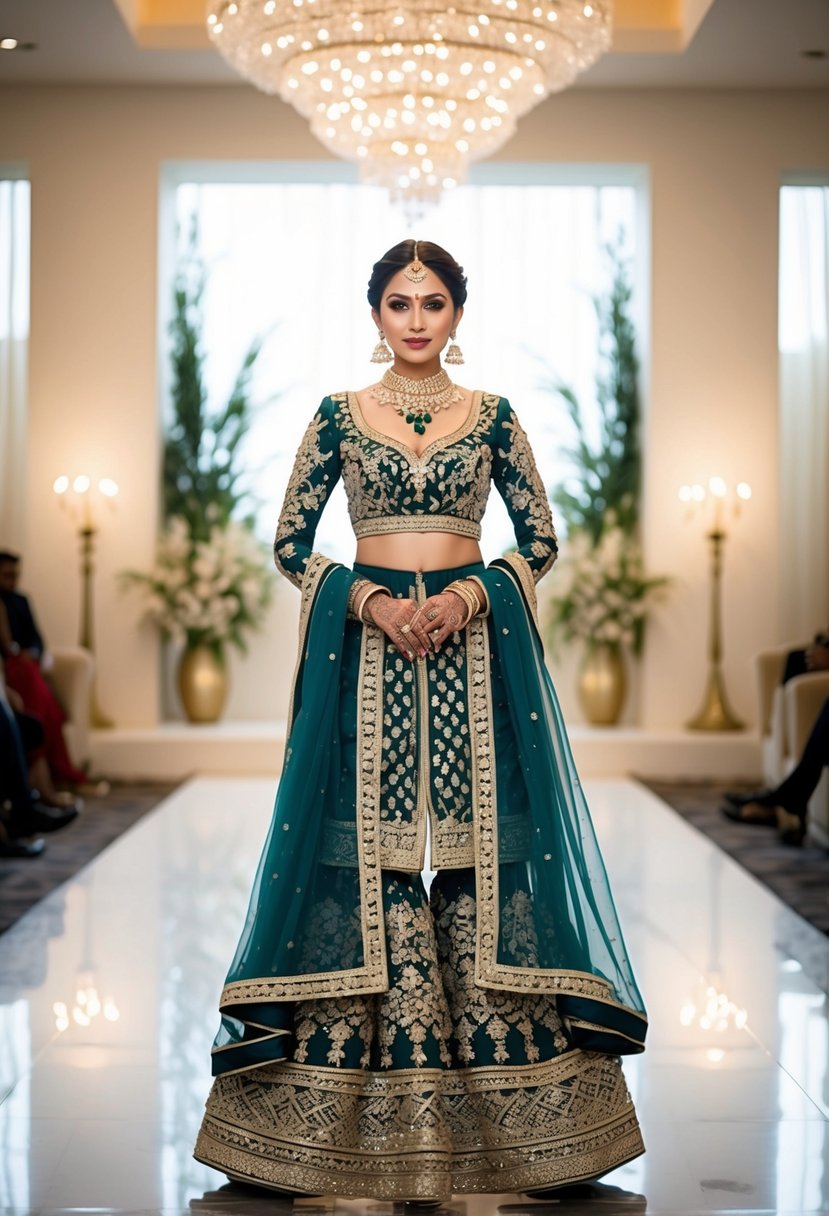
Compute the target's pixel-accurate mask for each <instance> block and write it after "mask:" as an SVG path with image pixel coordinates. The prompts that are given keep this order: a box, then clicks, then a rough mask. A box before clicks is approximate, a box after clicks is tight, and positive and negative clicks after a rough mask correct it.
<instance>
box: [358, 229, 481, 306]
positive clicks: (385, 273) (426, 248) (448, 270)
mask: <svg viewBox="0 0 829 1216" xmlns="http://www.w3.org/2000/svg"><path fill="white" fill-rule="evenodd" d="M415 246H417V257H418V258H419V260H420V261H421V262H422V263H423V265H424V266H428V267H429V269H430V270H433V271H434V272H435V274H436V275H437V276H438V278H439V279H440V280H441V282H442V283H444V284H445V286H446V287H447V289H448V291H449V294H450V296H451V297H452V303H453V304H454V306H455V308H462V307H463V305H464V304H465V303H466V275H465V274H464V273H463V266H459V265H458V263H457V262H456V261H455V259H454V258H453V257H452V255H451V253H447V252H446V250H445V249H441V247H440V245H433V244H432V242H431V241H401V242H400V244H399V245H395V246H394V248H393V249H389V250H388V251H387V252H386V253H384V254H383V256H382V257H381V258H380V261H379V262H375V263H374V266H373V268H372V271H371V278H370V279H369V281H368V292H367V293H366V294H367V295H368V302H369V304H370V305H371V307H372V308H374V309H376V310H377V312H379V311H380V301H381V300H382V298H383V292H384V291H385V290H386V286H387V284H388V282H389V280H390V279H393V278H394V276H395V275H396V274H397V272H398V271H399V270H403V269H404V268H405V267H406V266H408V265H410V263H412V262H413V261H414V260H415Z"/></svg>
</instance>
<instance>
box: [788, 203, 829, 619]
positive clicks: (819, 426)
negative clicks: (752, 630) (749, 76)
mask: <svg viewBox="0 0 829 1216" xmlns="http://www.w3.org/2000/svg"><path fill="white" fill-rule="evenodd" d="M780 462H781V463H780V474H781V477H780V483H781V524H782V529H781V536H782V542H783V543H782V552H781V554H780V579H781V586H780V620H781V637H782V638H784V639H785V640H793V639H798V638H800V639H808V638H810V637H811V636H812V635H813V634H814V633H815V632H816V631H817V630H819V629H827V628H829V187H827V186H786V187H784V188H783V189H782V190H781V195H780Z"/></svg>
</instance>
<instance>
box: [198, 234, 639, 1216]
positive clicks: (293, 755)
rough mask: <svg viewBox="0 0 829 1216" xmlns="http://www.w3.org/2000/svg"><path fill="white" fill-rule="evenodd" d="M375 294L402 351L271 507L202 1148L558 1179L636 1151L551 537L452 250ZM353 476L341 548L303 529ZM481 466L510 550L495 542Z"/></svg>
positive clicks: (381, 277)
mask: <svg viewBox="0 0 829 1216" xmlns="http://www.w3.org/2000/svg"><path fill="white" fill-rule="evenodd" d="M368 296H369V301H370V303H371V305H372V316H373V317H374V320H375V322H376V324H377V325H378V328H379V329H380V331H381V333H380V337H381V342H380V344H378V348H377V350H376V351H375V361H378V362H379V361H391V360H392V359H393V360H394V366H393V368H391V369H389V370H387V371H386V372H385V374H384V375H383V377H382V379H381V381H380V382H379V383H378V384H376V385H373V386H372V387H371V388H369V389H366V390H363V391H362V392H358V393H352V392H348V393H345V392H344V393H333V394H331V395H330V396H328V397H325V398H324V399H323V401H322V403H321V405H320V408H319V410H318V411H317V413H316V414H315V416H314V418H313V419H312V421H311V423H310V424H309V427H308V430H307V432H306V434H305V437H304V439H303V441H302V444H301V446H300V449H299V451H298V453H297V457H296V461H295V464H294V469H293V473H292V475H291V479H290V482H289V485H288V489H287V492H286V496H285V503H284V506H283V510H282V514H281V516H280V521H279V525H278V529H277V534H276V540H275V544H274V551H275V555H276V561H277V565H278V567H279V568H280V569H281V571H282V572H283V573H284V574H286V575H287V577H288V578H290V579H291V580H292V581H293V582H294V583H295V584H296V585H297V586H298V587H299V589H300V592H301V601H302V602H301V617H300V640H299V658H298V662H297V670H296V673H295V678H294V686H293V695H292V702H291V709H290V715H289V737H288V742H287V747H286V756H285V764H284V768H283V773H282V777H281V779H280V783H279V789H278V792H277V797H276V803H275V807H274V814H273V819H272V823H271V827H270V831H269V834H268V837H267V840H266V842H265V846H264V849H263V851H262V856H261V859H260V863H259V868H258V871H257V875H256V879H255V883H254V889H253V893H252V896H251V901H250V907H249V911H248V915H247V919H246V923H245V926H244V929H243V931H242V935H241V939H240V942H239V945H238V948H237V951H236V955H235V957H234V959H233V962H232V964H231V968H230V971H229V973H228V976H227V980H226V982H225V985H224V989H223V991H222V997H221V1002H220V1005H221V1015H222V1017H221V1027H220V1030H219V1033H218V1035H217V1037H216V1042H215V1045H214V1051H213V1072H214V1074H215V1081H214V1084H213V1088H212V1090H211V1093H210V1096H209V1098H208V1102H207V1109H206V1113H205V1116H204V1121H203V1123H202V1127H201V1131H200V1133H199V1138H198V1142H197V1145H196V1150H195V1152H196V1156H197V1157H198V1159H199V1160H201V1161H204V1162H206V1163H208V1164H210V1165H212V1166H214V1167H215V1168H216V1169H219V1170H222V1171H223V1172H224V1173H226V1174H227V1175H228V1176H229V1177H231V1178H234V1179H239V1180H241V1181H246V1182H251V1183H255V1184H257V1185H259V1186H265V1187H269V1188H272V1189H273V1190H274V1191H276V1192H281V1193H290V1194H296V1195H309V1194H322V1193H324V1194H338V1195H345V1196H367V1197H373V1198H377V1199H393V1200H409V1201H412V1202H420V1203H429V1202H430V1201H431V1202H435V1201H440V1200H444V1199H446V1198H448V1197H449V1195H451V1194H452V1193H453V1192H457V1193H463V1192H503V1191H526V1192H530V1193H541V1192H544V1191H547V1190H549V1189H552V1188H556V1187H562V1186H566V1185H568V1184H570V1183H574V1182H581V1181H583V1180H586V1179H593V1178H597V1177H599V1176H601V1175H602V1174H604V1173H606V1172H607V1171H609V1170H611V1169H614V1168H615V1167H616V1166H618V1165H621V1164H622V1163H623V1162H625V1161H628V1160H630V1159H631V1158H632V1157H635V1156H637V1155H638V1154H639V1153H641V1152H642V1151H643V1145H642V1140H641V1135H640V1132H639V1127H638V1124H637V1120H636V1115H635V1112H634V1109H633V1106H632V1103H631V1101H630V1097H629V1094H628V1091H627V1088H626V1085H625V1081H624V1077H623V1074H622V1071H621V1066H620V1061H619V1056H620V1055H621V1054H624V1053H627V1052H637V1051H641V1050H642V1048H643V1046H644V1038H645V1030H646V1018H645V1012H644V1008H643V1004H642V999H641V996H640V994H639V991H638V989H637V987H636V983H635V980H634V978H633V975H632V972H631V969H630V965H629V962H628V959H627V954H626V951H625V947H624V942H623V939H622V935H621V930H620V927H619V923H618V920H617V916H616V912H615V909H614V906H613V901H612V897H611V895H610V891H609V887H608V883H607V877H606V874H605V870H604V866H603V863H602V859H601V855H600V853H599V850H598V846H597V844H596V839H595V835H594V832H593V828H592V825H591V822H590V816H589V812H588V809H587V805H586V803H585V799H584V795H583V792H582V789H581V785H580V783H579V779H578V775H577V773H576V770H575V767H574V764H573V760H572V756H571V753H570V749H569V745H568V742H567V735H566V731H565V728H564V724H563V721H562V717H561V712H560V709H559V707H558V703H557V700H556V696H555V691H554V689H553V685H552V682H551V680H550V676H549V674H548V672H547V670H546V667H545V665H544V660H543V653H542V647H541V642H540V639H539V636H538V630H537V622H536V601H535V584H536V582H537V580H538V579H539V578H540V577H541V575H543V574H544V573H546V572H547V570H548V569H549V568H550V567H551V566H552V564H553V562H554V560H555V557H556V553H557V544H556V538H555V533H554V530H553V525H552V519H551V517H550V510H549V505H548V502H547V497H546V493H545V491H544V487H543V483H542V481H541V479H540V477H539V475H538V472H537V469H536V467H535V463H534V460H533V457H532V452H531V450H530V448H529V445H528V443H527V439H526V436H525V434H524V432H523V430H522V428H521V426H520V423H519V422H518V420H517V418H516V416H515V414H514V412H513V410H512V408H511V406H510V404H509V402H508V401H507V400H506V398H503V397H500V396H498V395H497V394H493V393H486V392H481V391H474V392H471V391H469V390H465V389H461V388H459V387H458V386H456V385H454V384H453V383H452V382H451V381H450V380H449V377H448V375H447V374H446V372H445V371H444V370H443V369H442V368H441V365H440V353H441V351H442V350H443V348H444V346H445V345H446V343H447V341H449V339H450V338H451V340H452V343H453V344H452V346H450V347H449V350H448V351H447V355H446V361H447V362H449V363H458V362H461V361H462V359H461V357H460V352H459V350H458V347H457V346H456V345H454V339H455V330H456V327H457V325H458V323H459V321H460V318H461V315H462V312H463V304H464V301H465V299H466V280H465V278H464V276H463V272H462V270H461V268H460V267H459V266H458V265H457V263H456V262H455V261H454V260H453V259H452V258H451V257H450V256H449V254H447V253H446V252H445V251H444V250H442V249H440V248H439V247H438V246H436V245H433V244H431V243H428V242H413V241H404V242H402V243H401V244H400V245H398V246H395V247H394V248H393V249H391V250H389V251H388V253H387V254H385V255H384V257H383V258H381V259H380V261H379V262H377V263H376V264H375V267H374V270H373V274H372V278H371V280H370V282H369V292H368ZM384 335H385V338H384ZM386 339H387V340H388V342H389V344H390V346H391V348H392V349H391V352H390V351H388V348H387V347H385V345H384V340H386ZM392 352H393V353H392ZM388 407H391V408H390V409H389V408H388ZM340 478H342V479H343V482H344V485H345V489H346V493H347V497H348V504H349V514H350V516H351V520H352V524H353V526H354V532H355V535H356V537H357V540H358V548H357V560H356V562H355V564H354V566H353V569H348V568H347V567H345V566H343V565H341V564H339V563H336V562H332V561H331V560H330V559H328V558H326V557H324V556H323V555H322V554H319V553H315V552H314V551H313V539H314V534H315V531H316V527H317V524H318V521H319V517H320V515H321V513H322V510H323V508H324V506H325V503H326V501H327V499H328V496H329V495H330V492H331V490H332V488H333V487H334V485H335V484H336V482H337V481H338V480H339V479H340ZM492 483H494V484H495V486H496V489H497V490H498V492H499V493H500V494H501V496H502V498H503V500H504V502H505V504H506V507H507V510H508V511H509V513H510V516H511V519H512V522H513V525H514V528H515V536H516V543H517V548H516V550H515V551H513V552H511V553H509V554H507V555H506V556H505V557H503V558H500V559H498V560H497V561H495V562H493V563H491V564H490V565H489V566H484V564H483V562H482V561H481V558H480V550H479V548H478V543H477V542H478V539H479V538H480V521H481V517H482V516H483V513H484V509H485V506H486V501H487V496H488V493H489V489H490V485H491V484H492ZM427 846H428V863H429V864H430V868H431V870H432V871H434V872H435V874H434V878H433V881H432V882H431V885H430V887H429V890H428V892H427V890H426V887H425V885H424V882H423V880H422V877H421V871H422V870H423V869H424V866H425V865H426V864H427Z"/></svg>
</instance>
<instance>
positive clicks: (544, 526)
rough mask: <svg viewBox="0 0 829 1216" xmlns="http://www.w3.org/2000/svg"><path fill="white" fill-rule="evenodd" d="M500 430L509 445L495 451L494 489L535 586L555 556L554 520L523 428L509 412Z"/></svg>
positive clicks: (556, 547) (556, 548) (556, 552)
mask: <svg viewBox="0 0 829 1216" xmlns="http://www.w3.org/2000/svg"><path fill="white" fill-rule="evenodd" d="M503 427H504V429H505V430H506V432H507V434H508V435H509V443H508V445H507V446H506V447H499V449H498V453H497V454H498V457H499V458H500V459H499V461H498V463H497V466H496V479H495V480H496V485H497V486H498V489H499V491H500V493H501V495H502V496H503V499H504V502H505V504H506V506H507V509H508V510H509V512H510V516H511V517H512V520H513V522H514V523H515V530H516V535H517V536H518V542H519V546H520V548H519V553H520V554H521V556H523V557H524V559H525V560H526V561H528V562H529V565H530V568H531V569H532V573H533V578H534V579H535V581H536V582H538V580H539V579H540V578H541V577H542V576H543V575H544V574H546V573H547V571H548V570H549V569H550V567H551V566H552V564H553V562H554V561H555V560H556V557H557V556H558V541H557V538H556V533H555V528H554V527H553V516H552V512H551V511H550V504H549V502H548V500H547V491H546V490H545V488H544V483H543V481H542V480H541V476H540V474H539V472H538V467H537V466H536V463H535V458H534V456H533V452H532V448H531V447H530V443H529V440H528V439H527V435H526V432H525V431H524V428H523V427H522V426H521V423H520V422H519V421H518V419H517V418H516V416H515V414H514V413H512V412H510V416H509V418H507V419H506V420H505V421H504V422H503ZM528 550H529V552H528ZM530 556H532V558H534V559H535V560H534V561H530V560H529V559H530Z"/></svg>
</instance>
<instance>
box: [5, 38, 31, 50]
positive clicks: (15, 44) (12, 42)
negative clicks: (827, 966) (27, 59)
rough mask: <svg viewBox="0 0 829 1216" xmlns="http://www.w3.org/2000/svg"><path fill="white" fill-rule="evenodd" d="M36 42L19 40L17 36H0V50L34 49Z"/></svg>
mask: <svg viewBox="0 0 829 1216" xmlns="http://www.w3.org/2000/svg"><path fill="white" fill-rule="evenodd" d="M36 49H37V43H36V42H21V41H20V39H19V38H10V37H4V38H0V51H34V50H36Z"/></svg>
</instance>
